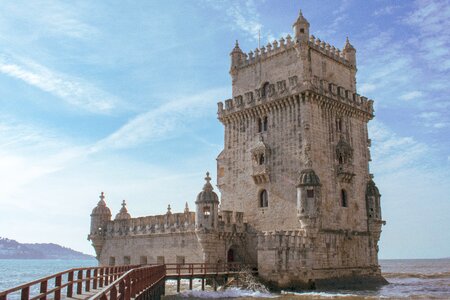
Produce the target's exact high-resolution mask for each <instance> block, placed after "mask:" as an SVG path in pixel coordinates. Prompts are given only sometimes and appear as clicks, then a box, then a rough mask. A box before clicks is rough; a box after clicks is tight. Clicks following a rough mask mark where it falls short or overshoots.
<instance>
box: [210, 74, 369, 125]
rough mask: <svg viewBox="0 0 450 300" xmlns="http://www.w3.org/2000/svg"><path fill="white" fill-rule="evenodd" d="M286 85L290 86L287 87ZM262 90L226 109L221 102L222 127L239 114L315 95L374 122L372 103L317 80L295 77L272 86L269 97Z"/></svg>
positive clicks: (233, 101) (232, 102)
mask: <svg viewBox="0 0 450 300" xmlns="http://www.w3.org/2000/svg"><path fill="white" fill-rule="evenodd" d="M286 81H288V82H289V85H288V87H286ZM261 89H262V88H261ZM261 89H256V90H254V91H248V92H246V93H245V94H244V95H238V96H236V97H234V98H233V99H228V100H225V101H224V103H225V105H224V103H223V102H219V103H218V111H217V114H218V118H219V120H220V121H221V122H222V123H223V122H225V121H226V120H227V119H230V118H231V119H232V118H233V117H235V116H237V115H238V114H240V113H244V114H248V113H249V114H255V115H259V114H262V113H264V111H265V110H266V108H268V107H271V106H279V105H283V104H289V102H290V101H293V100H294V99H295V98H298V97H299V96H300V95H313V98H315V99H321V100H323V101H325V102H327V103H328V104H329V105H333V104H343V105H345V106H346V107H347V108H348V109H354V110H355V111H359V112H362V113H364V114H365V115H367V117H368V118H369V119H372V118H373V112H374V110H373V100H371V99H368V98H367V97H364V96H361V95H359V94H358V93H355V92H353V91H351V90H347V89H344V88H343V87H341V86H338V85H336V84H334V83H332V82H329V81H327V80H324V79H319V78H318V77H316V76H315V77H313V79H312V80H311V82H309V81H308V82H304V83H298V82H297V76H292V77H289V78H288V79H287V80H282V81H278V82H277V83H269V87H268V93H267V94H264V96H262V94H263V93H262V92H261Z"/></svg>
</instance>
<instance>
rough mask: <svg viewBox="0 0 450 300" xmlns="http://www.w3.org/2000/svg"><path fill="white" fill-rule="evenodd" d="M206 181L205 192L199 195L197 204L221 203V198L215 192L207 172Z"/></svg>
mask: <svg viewBox="0 0 450 300" xmlns="http://www.w3.org/2000/svg"><path fill="white" fill-rule="evenodd" d="M205 180H206V183H205V185H204V186H203V191H201V192H200V193H199V194H198V196H197V200H196V201H195V203H196V204H198V203H219V197H218V196H217V194H216V193H214V192H213V189H214V188H213V186H212V185H211V183H210V181H211V177H209V172H206V177H205Z"/></svg>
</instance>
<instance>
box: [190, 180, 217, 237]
mask: <svg viewBox="0 0 450 300" xmlns="http://www.w3.org/2000/svg"><path fill="white" fill-rule="evenodd" d="M205 180H206V183H205V185H204V186H203V191H201V192H200V193H199V194H198V196H197V200H196V201H195V205H196V208H197V212H196V214H195V226H196V228H197V229H202V228H204V229H215V228H217V219H218V214H219V197H218V196H217V194H216V193H215V192H213V189H214V188H213V186H212V185H211V183H210V181H211V177H209V172H206V177H205Z"/></svg>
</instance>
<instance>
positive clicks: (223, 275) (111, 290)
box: [0, 263, 251, 300]
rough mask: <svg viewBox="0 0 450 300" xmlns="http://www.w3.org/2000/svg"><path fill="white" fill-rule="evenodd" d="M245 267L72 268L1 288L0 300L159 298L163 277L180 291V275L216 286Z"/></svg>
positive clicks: (203, 283)
mask: <svg viewBox="0 0 450 300" xmlns="http://www.w3.org/2000/svg"><path fill="white" fill-rule="evenodd" d="M246 270H251V268H250V266H249V265H243V264H239V263H220V264H206V263H193V264H165V265H129V266H114V267H91V268H76V269H70V270H67V271H63V272H60V273H56V274H53V275H50V276H47V277H44V278H41V279H38V280H35V281H32V282H28V283H25V284H22V285H20V286H17V287H14V288H11V289H8V290H6V291H2V292H0V300H8V299H9V300H13V299H20V300H47V299H54V300H61V299H67V300H70V299H77V300H84V299H89V300H108V299H111V300H117V299H119V300H129V299H139V300H140V299H143V300H147V299H161V297H162V296H163V295H164V294H165V281H166V280H176V281H177V292H180V289H181V280H182V279H187V280H189V289H192V282H193V280H194V279H200V280H201V282H202V290H204V289H205V280H207V279H210V280H211V281H212V283H213V287H214V290H216V289H217V285H218V280H221V281H222V282H226V281H227V280H228V277H230V276H236V275H238V274H239V273H242V272H244V271H246Z"/></svg>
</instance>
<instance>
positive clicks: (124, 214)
mask: <svg viewBox="0 0 450 300" xmlns="http://www.w3.org/2000/svg"><path fill="white" fill-rule="evenodd" d="M127 219H131V216H130V214H129V213H128V209H127V203H126V202H125V200H123V201H122V208H121V209H120V211H119V213H118V214H117V215H116V220H127Z"/></svg>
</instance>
